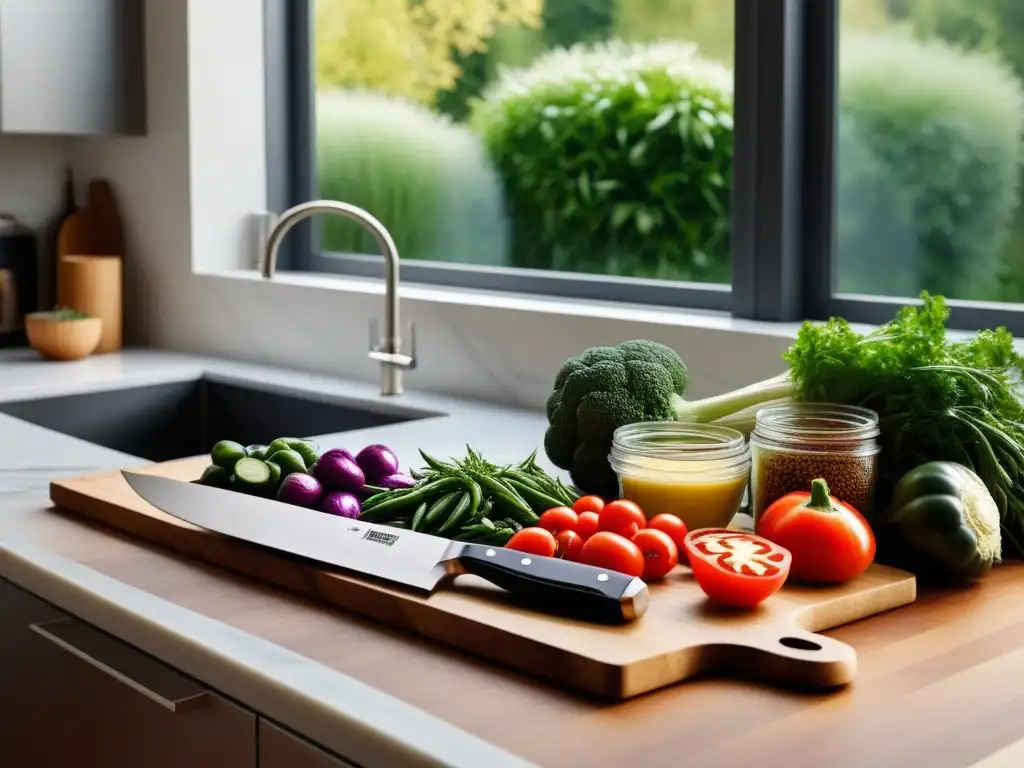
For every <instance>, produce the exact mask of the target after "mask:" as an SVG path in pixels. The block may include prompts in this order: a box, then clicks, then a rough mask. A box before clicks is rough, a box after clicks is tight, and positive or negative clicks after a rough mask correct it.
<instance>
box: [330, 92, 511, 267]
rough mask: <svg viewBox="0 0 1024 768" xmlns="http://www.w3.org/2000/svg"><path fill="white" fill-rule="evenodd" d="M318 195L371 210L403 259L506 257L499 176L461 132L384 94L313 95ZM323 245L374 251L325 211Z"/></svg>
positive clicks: (492, 261) (487, 260) (352, 227)
mask: <svg viewBox="0 0 1024 768" xmlns="http://www.w3.org/2000/svg"><path fill="white" fill-rule="evenodd" d="M316 114H317V174H318V185H319V193H320V195H321V196H323V197H326V198H331V199H336V200H342V201H344V202H347V203H351V204H353V205H357V206H359V207H361V208H364V209H366V210H367V211H369V212H370V213H371V214H373V215H374V216H376V217H377V218H378V219H379V220H380V221H381V223H383V224H384V226H385V227H387V228H388V231H390V232H391V236H392V237H393V238H394V240H395V244H396V245H397V246H398V251H399V253H400V254H401V256H402V258H404V259H426V260H432V261H459V262H471V263H474V264H487V265H495V266H500V265H504V264H505V263H506V250H507V247H508V239H509V235H508V225H507V222H506V219H505V214H504V209H503V203H502V194H501V182H500V180H499V179H498V176H497V174H496V172H495V171H494V169H493V168H492V167H491V164H490V161H489V160H488V158H487V155H486V153H485V152H484V150H483V147H482V145H481V143H480V139H479V137H477V136H476V134H474V133H473V132H472V131H470V130H469V129H467V128H465V127H463V126H459V125H455V124H454V123H452V122H451V121H450V120H448V119H447V118H444V117H442V116H438V115H435V114H434V113H432V112H431V111H430V110H428V109H426V108H425V107H421V106H419V105H415V104H411V103H408V102H405V101H401V100H398V99H393V98H390V97H387V96H383V95H378V94H373V93H363V92H349V91H332V92H321V93H319V94H318V95H317V104H316ZM322 222H323V234H322V237H323V240H322V248H323V249H324V250H328V251H340V252H346V253H378V252H379V251H378V249H377V247H376V245H375V243H374V242H373V239H372V238H371V237H370V236H369V234H367V233H366V232H364V231H363V229H362V228H361V227H360V226H359V225H358V224H355V223H353V222H349V221H345V220H343V219H340V218H338V217H324V218H323V219H322Z"/></svg>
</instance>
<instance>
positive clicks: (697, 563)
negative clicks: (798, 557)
mask: <svg viewBox="0 0 1024 768" xmlns="http://www.w3.org/2000/svg"><path fill="white" fill-rule="evenodd" d="M684 546H685V547H686V550H687V553H688V554H689V557H690V567H691V568H692V569H693V575H694V578H696V579H697V584H699V585H700V588H701V589H702V590H704V593H705V594H706V595H707V596H708V597H710V598H711V599H712V600H714V601H715V602H718V603H722V604H724V605H731V606H736V607H740V608H753V607H754V606H756V605H757V604H758V603H760V602H762V601H764V600H767V599H768V598H769V597H771V596H772V595H773V594H775V593H776V592H777V591H778V590H779V588H780V587H781V586H782V585H783V583H785V581H786V577H787V576H788V575H789V567H790V564H791V563H792V561H793V557H792V555H791V554H790V553H789V550H788V549H785V548H784V547H780V546H779V545H778V544H773V543H772V542H770V541H769V540H768V539H766V538H763V537H761V536H756V535H755V534H753V533H746V532H745V531H730V530H729V529H727V528H698V529H697V530H694V531H690V532H689V533H688V534H686V539H685V540H684Z"/></svg>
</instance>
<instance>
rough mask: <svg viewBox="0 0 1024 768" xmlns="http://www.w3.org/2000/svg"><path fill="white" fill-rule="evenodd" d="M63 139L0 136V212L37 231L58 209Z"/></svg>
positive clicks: (62, 165) (61, 181) (63, 157)
mask: <svg viewBox="0 0 1024 768" xmlns="http://www.w3.org/2000/svg"><path fill="white" fill-rule="evenodd" d="M65 143H66V142H65V140H63V139H56V138H51V137H43V138H36V137H32V136H3V137H0V212H3V213H10V214H13V215H14V216H15V217H16V218H18V219H19V220H21V221H22V222H24V223H25V224H27V225H28V226H30V227H32V228H34V229H37V228H39V227H41V226H43V225H44V224H45V223H47V221H48V220H49V219H50V217H52V216H53V215H54V214H56V213H57V212H58V211H59V210H60V208H61V192H62V189H63V186H62V185H63V183H64V168H65V162H66V156H65V149H66V147H65Z"/></svg>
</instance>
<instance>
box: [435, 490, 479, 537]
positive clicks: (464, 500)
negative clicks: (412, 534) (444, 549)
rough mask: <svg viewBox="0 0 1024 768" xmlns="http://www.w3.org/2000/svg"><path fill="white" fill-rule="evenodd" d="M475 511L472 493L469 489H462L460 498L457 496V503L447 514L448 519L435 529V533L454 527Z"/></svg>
mask: <svg viewBox="0 0 1024 768" xmlns="http://www.w3.org/2000/svg"><path fill="white" fill-rule="evenodd" d="M475 511H476V510H475V508H474V507H473V494H472V493H471V492H470V491H464V492H463V494H462V496H461V498H459V503H458V504H456V505H455V509H454V510H452V513H451V514H450V515H448V519H447V520H445V521H444V525H442V526H441V527H440V528H438V529H437V531H436V533H437V534H439V535H440V534H442V533H444V532H445V531H447V530H450V529H452V528H454V527H455V526H457V525H458V524H459V523H460V522H461V521H462V520H465V519H466V517H467V516H469V515H472V514H473V513H474V512H475ZM467 513H468V515H467Z"/></svg>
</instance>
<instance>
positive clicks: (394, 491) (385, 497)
mask: <svg viewBox="0 0 1024 768" xmlns="http://www.w3.org/2000/svg"><path fill="white" fill-rule="evenodd" d="M414 490H415V488H388V489H385V490H384V491H382V492H380V493H375V494H373V496H371V497H370V498H368V499H364V500H363V502H362V504H361V505H360V507H361V509H363V510H367V509H373V508H374V507H376V506H377V505H379V504H382V503H384V502H385V501H391V499H397V498H399V497H401V496H404V495H405V494H407V493H411V492H412V491H414Z"/></svg>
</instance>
